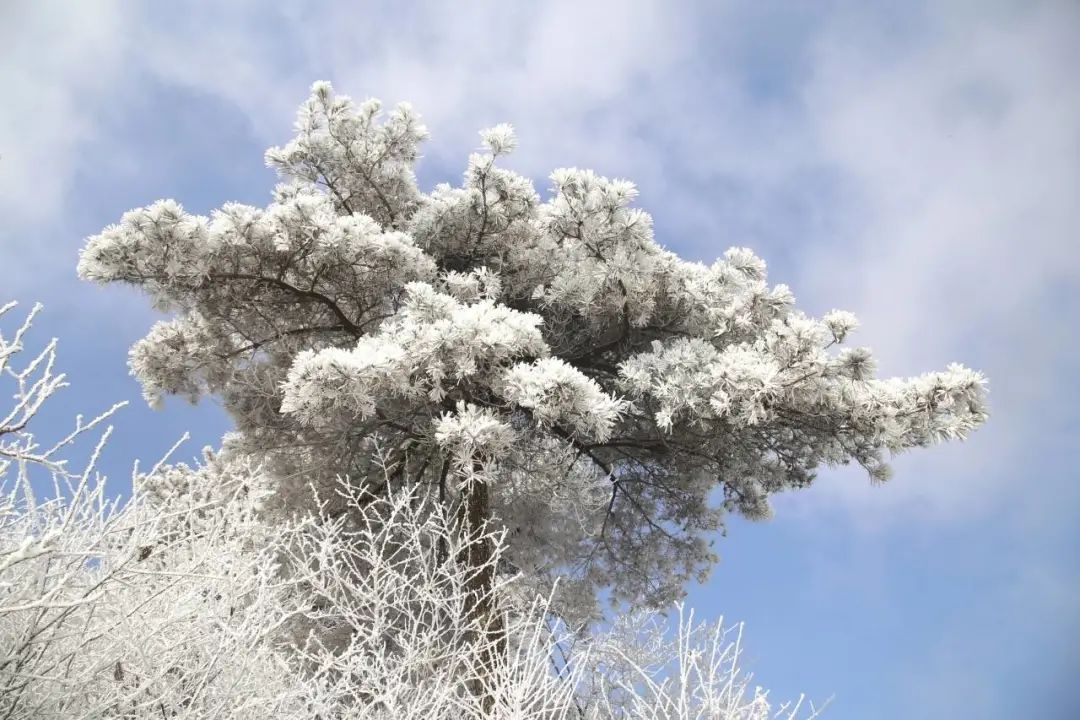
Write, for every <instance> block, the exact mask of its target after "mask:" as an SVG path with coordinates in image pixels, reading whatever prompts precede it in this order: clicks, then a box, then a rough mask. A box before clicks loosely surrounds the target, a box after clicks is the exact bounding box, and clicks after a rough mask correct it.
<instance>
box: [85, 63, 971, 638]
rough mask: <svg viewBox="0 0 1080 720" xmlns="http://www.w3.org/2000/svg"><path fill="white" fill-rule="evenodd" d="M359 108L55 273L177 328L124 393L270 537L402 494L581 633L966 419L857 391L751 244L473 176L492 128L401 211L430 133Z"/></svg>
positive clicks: (950, 383) (503, 179)
mask: <svg viewBox="0 0 1080 720" xmlns="http://www.w3.org/2000/svg"><path fill="white" fill-rule="evenodd" d="M379 111H380V106H379V103H378V102H377V101H374V100H369V101H365V102H363V103H359V104H357V103H354V102H353V101H352V100H350V99H349V98H347V97H345V96H341V95H335V94H334V93H333V91H332V89H331V88H330V86H329V85H328V84H326V83H317V84H316V85H315V86H314V87H313V91H312V95H311V97H310V98H309V99H308V101H307V102H306V103H305V104H304V105H303V106H302V107H301V109H300V113H299V117H298V119H297V124H296V131H297V134H296V137H295V138H294V139H293V140H292V141H291V142H289V143H288V144H287V145H286V146H284V147H282V148H274V149H271V150H270V151H268V152H267V155H266V159H267V162H268V163H269V164H270V165H271V166H273V167H275V168H276V169H277V170H278V171H279V172H280V173H281V175H282V176H283V179H284V182H283V184H281V185H279V186H278V187H277V188H276V189H275V191H274V195H273V199H272V202H271V203H270V204H269V205H268V206H267V207H266V208H262V209H261V208H253V207H246V206H240V205H235V204H229V205H225V206H223V207H222V208H221V209H220V210H218V211H215V212H214V213H213V214H212V215H211V217H209V218H205V217H199V216H194V215H191V214H189V213H187V212H186V211H184V210H183V209H182V208H181V207H180V206H179V205H178V204H177V203H175V202H173V201H160V202H157V203H154V204H152V205H150V206H148V207H145V208H141V209H137V210H133V211H131V212H128V213H126V214H125V215H124V216H123V218H122V220H121V221H120V223H119V224H118V225H115V226H112V227H110V228H107V229H106V230H104V231H103V232H102V233H101V234H99V235H96V236H94V237H92V238H90V239H89V240H88V242H87V244H86V247H85V248H84V250H83V252H82V255H81V257H80V261H79V272H80V274H81V276H82V277H84V278H87V279H90V280H94V281H97V282H124V283H129V284H132V285H135V286H137V287H139V288H140V289H141V290H143V291H144V292H146V293H147V294H148V295H149V297H150V298H151V300H152V301H153V303H154V304H155V306H156V307H158V308H160V309H162V310H165V311H167V312H170V313H172V314H173V315H174V316H175V319H173V320H171V321H169V322H168V323H165V324H161V325H158V326H156V327H155V328H154V329H153V330H152V331H151V332H150V334H149V335H148V336H147V338H146V339H144V340H143V341H141V342H140V343H139V344H138V345H136V347H135V348H134V349H133V351H132V354H131V367H132V370H133V372H134V373H135V374H136V375H137V376H138V377H139V378H140V380H141V381H142V383H143V387H144V388H145V392H146V395H147V398H148V399H149V400H150V401H152V402H157V401H159V400H160V398H161V397H162V396H163V395H165V394H170V393H172V394H179V395H182V396H185V397H188V398H191V399H195V398H197V397H199V396H202V395H206V394H212V395H216V396H218V397H220V398H221V399H222V400H223V402H224V404H225V407H226V408H228V410H229V411H230V412H231V413H232V415H233V417H234V418H235V420H236V424H237V428H238V435H237V436H236V437H235V438H234V439H233V440H231V441H230V452H233V453H237V454H246V455H248V456H249V457H250V458H252V459H253V460H255V461H257V462H258V463H260V465H261V466H263V467H264V470H265V472H266V473H267V475H268V477H270V478H271V484H272V486H273V487H272V489H273V500H272V501H270V502H269V503H268V505H267V515H268V516H272V515H274V514H275V513H276V514H277V515H278V516H281V517H285V516H288V515H289V514H290V513H292V512H295V511H298V510H300V509H301V508H303V507H304V506H305V504H306V503H307V502H308V499H309V494H308V493H307V492H306V487H307V485H308V484H309V483H312V482H314V483H315V484H316V485H318V486H322V487H327V486H329V485H331V484H333V483H334V482H335V481H336V478H338V477H340V476H347V477H348V478H349V479H350V482H351V483H352V485H353V486H354V487H356V488H362V489H365V490H368V491H370V492H373V493H376V494H378V493H384V494H385V493H386V492H387V491H390V490H394V489H400V488H403V487H405V486H410V487H413V488H418V489H420V490H421V491H422V492H424V493H427V494H429V495H431V496H434V497H437V498H438V499H439V500H440V501H441V502H443V503H446V504H449V505H454V506H459V507H461V508H463V509H462V512H467V513H471V514H472V517H474V519H475V520H476V521H477V522H480V523H484V522H492V523H494V524H495V526H496V527H503V528H506V529H507V530H508V532H509V535H508V538H507V545H508V548H509V549H508V558H507V564H506V567H507V568H508V569H514V570H517V571H520V572H522V573H523V574H524V575H525V576H526V577H528V578H532V579H533V580H535V582H536V583H537V586H538V587H539V586H542V585H548V584H550V582H551V581H552V580H553V579H555V578H556V577H559V578H562V583H561V586H560V587H561V588H562V591H561V594H560V596H559V597H558V598H557V599H556V606H558V607H560V608H561V610H562V611H563V612H564V613H565V615H566V617H567V618H571V619H575V620H588V619H596V618H597V617H599V615H598V610H599V609H598V607H597V606H596V604H595V603H594V602H593V599H594V598H596V597H597V596H598V595H599V594H600V593H601V592H602V591H604V590H608V591H610V596H611V597H612V598H614V599H615V600H617V601H624V602H630V603H633V604H635V605H646V606H654V607H659V606H664V605H667V604H668V603H670V602H671V601H672V600H674V599H677V598H678V597H679V596H680V594H681V592H682V587H683V585H684V583H685V581H686V580H687V579H688V578H690V577H694V576H700V575H703V574H704V573H706V572H707V571H708V569H709V568H710V567H711V565H712V563H713V562H714V560H715V557H714V555H713V553H712V552H711V551H710V550H709V542H710V540H709V539H710V538H711V537H712V536H713V533H714V532H715V531H716V530H718V529H719V528H720V527H721V526H722V522H723V514H724V512H725V511H737V512H741V513H743V514H745V515H747V516H749V517H753V518H760V517H765V516H767V515H768V514H769V512H770V510H769V502H768V499H769V496H770V495H772V494H773V493H775V492H779V491H783V490H786V489H791V488H800V487H804V486H806V485H808V484H809V483H810V482H811V481H812V480H813V478H814V474H815V472H816V471H817V470H818V469H819V468H821V467H823V466H828V465H836V464H844V463H849V462H857V463H859V464H861V465H863V466H864V467H865V468H866V469H867V470H868V472H869V473H870V475H871V477H873V478H875V479H879V480H881V479H885V478H886V477H887V476H888V466H887V464H886V461H887V453H895V452H900V451H903V450H906V449H908V448H911V447H917V446H924V445H928V444H931V443H934V442H937V441H939V440H943V439H951V438H962V437H964V436H965V435H966V434H967V433H968V432H970V431H971V430H972V429H974V428H975V427H976V426H978V425H979V424H980V423H982V422H983V420H984V419H985V418H986V406H985V390H984V380H983V378H982V376H981V375H979V373H977V372H974V371H971V370H968V369H966V368H964V367H961V366H959V365H952V366H949V367H948V368H947V369H946V370H945V371H942V372H935V373H930V374H927V375H924V376H921V377H917V378H913V379H889V380H880V379H877V378H876V377H875V373H874V362H873V359H872V357H871V356H870V353H869V351H867V350H865V349H862V348H847V349H842V350H837V349H836V348H835V346H837V345H839V344H840V343H843V342H844V341H846V340H847V338H848V336H849V335H850V333H851V332H852V331H853V330H854V329H855V327H856V325H857V322H856V320H855V318H854V317H853V316H852V315H851V314H850V313H847V312H840V311H834V312H831V313H829V314H827V315H826V316H825V317H824V318H822V319H814V318H811V317H807V316H806V315H805V314H803V313H802V312H800V311H798V310H796V309H795V308H794V297H793V295H792V293H791V291H790V290H789V289H788V288H787V287H786V286H783V285H777V286H774V287H770V286H769V285H768V284H767V282H766V273H765V263H764V262H763V261H762V260H761V259H760V258H758V257H757V256H755V255H754V254H753V253H752V252H751V251H750V250H747V249H744V248H734V249H732V250H729V251H728V252H727V253H725V255H724V257H723V258H722V259H720V260H718V261H717V262H715V263H713V264H712V265H703V264H700V263H692V262H687V261H684V260H682V259H680V258H679V257H677V256H676V255H675V254H673V253H671V252H669V251H667V250H665V249H664V248H663V247H662V246H661V245H660V244H658V243H657V242H656V240H655V239H654V237H653V230H652V222H651V218H650V216H649V215H648V214H647V213H646V212H644V211H643V210H641V209H639V208H637V207H634V206H633V203H634V201H635V200H636V198H637V191H636V189H635V188H634V186H633V184H631V183H629V182H627V181H624V180H609V179H606V178H603V177H600V176H599V175H597V174H595V173H593V172H592V171H589V170H579V169H574V168H570V169H560V170H556V171H554V172H553V173H552V174H551V178H550V182H551V188H550V195H549V197H548V198H547V199H546V200H542V199H541V198H540V196H539V195H538V193H537V192H536V191H535V190H534V189H533V185H532V183H531V182H530V181H529V180H528V179H527V178H525V177H522V176H520V175H517V174H515V173H513V172H512V171H510V170H507V169H505V168H503V167H501V166H500V165H499V164H498V162H499V161H500V159H501V158H502V157H503V156H505V155H506V154H507V153H509V152H511V151H512V150H513V149H514V147H515V146H516V144H517V140H516V138H515V136H514V133H513V130H512V128H511V127H510V126H508V125H500V126H498V127H495V128H492V129H491V130H487V131H484V132H483V133H481V138H482V141H483V146H484V151H483V152H480V153H476V154H473V155H472V156H471V157H470V158H469V161H468V167H467V169H466V171H465V174H464V178H463V182H462V183H461V185H460V186H459V187H451V186H450V185H448V184H442V185H439V186H437V187H436V188H435V189H434V190H433V191H432V192H431V193H430V194H426V193H423V192H422V191H421V190H420V189H419V188H418V186H417V183H416V179H415V176H414V173H413V165H414V163H415V161H416V160H417V158H418V156H419V150H418V148H419V144H420V142H421V141H422V140H424V138H425V137H426V135H427V133H426V130H425V129H424V127H423V125H422V124H421V123H420V121H419V119H418V117H417V115H416V114H415V113H414V112H413V110H412V109H411V108H409V107H408V106H405V105H402V106H399V107H398V108H397V109H395V110H394V111H393V112H391V113H390V114H389V116H388V117H387V118H386V120H385V121H380V119H379ZM470 426H472V427H470ZM376 445H378V446H379V447H382V448H385V449H386V451H387V453H388V462H389V466H390V467H391V469H392V470H391V472H390V474H389V476H388V477H387V476H386V475H385V474H384V473H383V472H382V469H381V468H378V467H376V466H375V465H374V464H373V463H372V462H371V455H372V450H373V448H374V447H375V446H376ZM469 456H471V459H470V457H469ZM715 488H719V489H721V491H722V500H721V501H720V502H719V503H716V502H714V499H715V498H716V497H717V496H716V494H715V493H714V492H713V490H714V489H715ZM552 529H557V530H555V531H554V532H553V531H552Z"/></svg>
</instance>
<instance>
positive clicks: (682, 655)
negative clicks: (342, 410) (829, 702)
mask: <svg viewBox="0 0 1080 720" xmlns="http://www.w3.org/2000/svg"><path fill="white" fill-rule="evenodd" d="M5 309H10V306H9V307H8V308H5ZM26 327H28V325H24V326H23V329H22V330H21V331H19V332H18V333H17V334H16V335H15V337H14V338H13V340H11V341H5V340H3V339H2V336H0V363H2V368H3V370H4V372H5V373H6V375H7V376H8V378H9V379H13V380H14V382H15V385H16V394H15V405H16V407H15V411H14V412H13V413H11V414H9V415H8V416H7V418H6V419H5V421H4V423H3V424H2V425H0V458H2V459H3V465H0V474H2V480H3V500H2V502H0V718H12V719H15V718H18V719H27V720H29V719H30V718H106V717H111V718H222V719H228V718H253V719H254V718H259V719H262V718H324V719H327V720H328V719H329V718H385V719H386V720H390V719H394V720H397V719H406V720H407V719H409V718H416V719H417V720H420V719H428V718H432V719H437V718H447V719H449V718H454V719H455V720H457V719H468V718H489V717H496V718H508V719H511V720H532V719H534V718H535V719H537V720H540V719H541V718H543V719H544V720H557V719H560V718H568V719H569V718H579V719H580V718H588V719H593V720H604V719H609V718H610V719H614V718H628V719H629V718H641V719H642V720H645V719H649V720H654V719H655V720H660V719H661V718H663V719H664V720H676V719H678V720H682V719H684V718H685V719H689V718H704V717H708V718H724V719H731V720H736V719H738V720H765V719H766V718H773V717H785V718H795V717H798V716H803V717H812V716H813V715H814V714H816V713H815V712H814V710H813V708H812V707H809V706H807V707H806V708H805V710H806V712H804V713H802V714H801V715H800V710H801V709H803V708H802V706H803V703H802V702H801V701H799V702H797V703H795V704H793V705H785V706H780V707H776V706H773V705H772V704H771V703H770V702H769V700H768V698H767V695H766V693H764V692H763V691H762V690H761V689H760V688H756V687H752V686H751V684H750V682H751V677H750V676H749V675H747V674H745V673H744V672H743V671H742V670H741V669H740V667H739V664H738V663H739V654H740V645H739V636H738V632H737V631H736V632H735V634H734V635H732V634H730V633H728V632H725V631H724V630H723V628H722V625H720V624H717V625H714V626H699V625H695V624H694V622H693V618H692V614H687V615H685V616H684V615H683V613H682V609H681V608H679V619H678V622H677V623H676V624H675V625H674V626H671V627H668V626H667V625H666V624H665V623H664V622H662V621H660V620H659V618H658V617H656V616H655V615H651V614H649V613H636V614H632V615H630V616H628V617H626V618H624V619H623V620H621V621H620V622H618V623H616V624H615V625H614V626H612V627H610V628H608V629H606V630H603V631H600V630H594V631H593V632H591V633H587V634H582V633H575V632H573V631H572V630H573V629H572V628H568V627H566V626H565V625H564V624H563V623H561V622H560V620H559V618H558V617H557V616H555V615H553V614H552V613H551V612H550V610H551V607H550V597H545V596H537V595H534V594H532V593H531V592H530V591H529V589H528V588H527V587H526V586H524V585H523V584H521V583H518V582H517V581H516V578H515V577H514V576H512V575H509V574H506V573H500V574H498V575H493V577H497V578H498V579H497V581H496V582H494V583H492V584H484V583H481V584H477V583H476V582H475V577H476V574H477V573H480V574H483V573H485V572H487V571H488V570H491V571H494V570H495V569H496V568H497V566H498V565H499V564H500V563H501V562H502V560H503V558H504V556H505V553H506V531H505V529H495V528H494V527H493V526H491V525H488V526H486V527H484V528H483V529H482V530H481V531H480V532H472V533H470V532H463V531H462V528H461V527H460V523H461V518H459V517H458V516H456V515H455V514H453V513H451V512H448V511H447V509H446V507H445V506H444V505H442V504H440V503H438V502H435V501H433V500H432V499H431V498H428V497H425V496H424V495H423V494H422V493H417V492H404V491H403V492H396V493H394V494H392V495H390V496H371V495H370V494H365V493H364V492H362V491H359V490H357V488H356V487H355V486H353V485H351V484H350V483H348V482H347V481H345V480H343V481H342V482H340V483H339V484H338V485H337V486H336V487H335V488H334V492H333V493H332V494H331V495H328V496H324V497H313V499H312V503H313V505H314V506H315V507H317V508H318V509H317V511H316V512H314V513H311V514H297V515H296V516H295V517H293V518H291V519H289V520H287V521H282V522H279V523H275V524H273V525H270V524H268V523H266V522H263V521H262V520H260V510H261V506H262V504H263V503H264V502H265V501H266V492H265V491H260V490H258V489H257V488H259V487H260V483H261V481H262V477H261V476H262V473H263V470H262V468H260V467H258V466H255V465H252V464H251V463H250V462H249V458H247V457H245V456H242V455H237V456H231V455H230V454H229V453H228V452H222V453H216V454H215V453H211V452H209V451H208V452H207V453H206V456H205V458H204V460H203V462H202V463H201V464H199V465H198V466H196V467H188V466H186V465H183V464H175V465H164V464H159V465H158V466H157V467H155V468H153V469H152V470H151V471H150V472H147V473H138V472H136V474H135V476H134V488H133V495H132V497H131V498H130V499H129V500H128V501H126V502H124V503H122V504H121V503H118V502H117V501H109V500H108V499H107V496H106V494H105V485H104V480H103V479H102V478H101V477H100V476H97V475H95V474H94V465H95V461H96V457H97V450H100V447H101V445H102V444H103V442H104V440H105V439H106V438H107V436H108V430H107V429H106V430H104V431H103V432H102V435H101V437H100V438H99V439H98V442H97V444H96V445H95V447H96V448H97V450H95V451H94V452H93V453H92V454H91V457H90V460H89V462H88V463H87V465H86V466H85V468H84V469H83V470H81V471H75V470H73V469H71V468H69V467H68V463H67V462H66V461H65V459H64V457H63V455H64V450H66V449H69V448H71V447H72V444H73V443H74V442H75V441H76V440H78V439H79V438H80V437H81V436H83V435H86V434H87V433H91V432H94V430H95V428H98V427H100V426H101V425H102V423H103V422H105V420H106V419H107V418H108V417H109V416H110V415H111V414H112V412H113V411H112V410H110V411H109V412H108V413H105V414H104V415H102V416H100V417H99V418H97V419H95V420H94V421H91V422H89V423H82V422H81V421H80V423H79V424H78V425H77V426H76V429H75V431H74V432H73V433H72V434H70V435H68V436H66V437H63V438H61V440H60V442H58V443H55V444H54V446H52V447H50V448H47V449H42V446H41V445H40V444H39V442H38V441H37V440H35V438H34V436H33V434H32V433H31V432H30V428H29V423H30V421H31V420H32V418H33V416H34V415H35V413H36V412H37V410H38V409H39V408H40V407H41V405H42V403H43V402H44V401H45V400H47V399H48V398H49V397H50V396H51V395H52V394H53V393H54V392H55V391H56V390H58V389H59V388H60V387H62V386H63V384H64V379H63V376H62V375H54V374H53V360H54V353H55V350H54V345H49V346H48V347H47V348H46V349H45V351H44V352H43V353H42V354H41V355H39V356H37V357H36V358H34V359H33V360H32V361H30V362H29V363H27V364H26V365H25V366H23V367H21V368H19V369H17V370H16V369H14V367H13V366H14V365H15V363H16V361H17V360H18V355H19V352H20V351H21V350H22V336H23V335H24V333H25V328H26ZM113 410H115V408H114V409H113ZM44 479H51V480H52V481H53V491H52V493H51V497H49V498H47V499H45V500H38V499H36V496H35V493H34V486H35V485H37V486H40V485H41V484H42V483H41V481H42V480H44ZM312 490H313V492H314V491H315V488H312ZM480 547H482V548H483V553H484V555H483V560H482V562H478V561H476V560H475V559H474V558H472V557H470V556H471V555H472V554H473V551H474V550H475V549H476V548H480ZM478 592H479V593H482V594H493V595H497V596H498V598H499V601H500V602H499V604H498V606H497V612H498V614H499V619H500V622H499V624H498V627H497V628H494V629H493V628H492V626H491V623H490V617H489V616H488V615H484V614H478V613H476V612H475V608H476V607H477V606H478V605H480V604H482V599H481V598H477V597H476V594H477V593H478Z"/></svg>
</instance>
